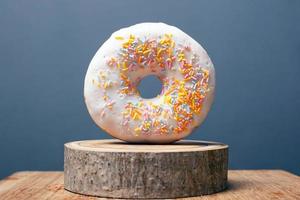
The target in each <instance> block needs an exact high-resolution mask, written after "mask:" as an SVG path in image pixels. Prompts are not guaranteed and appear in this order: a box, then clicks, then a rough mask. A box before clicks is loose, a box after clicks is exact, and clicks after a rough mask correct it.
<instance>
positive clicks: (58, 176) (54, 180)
mask: <svg viewBox="0 0 300 200" xmlns="http://www.w3.org/2000/svg"><path fill="white" fill-rule="evenodd" d="M0 199H1V200H2V199H3V200H4V199H5V200H6V199H9V200H10V199H12V200H14V199H18V200H19V199H20V200H22V199H33V200H35V199H36V200H37V199H39V200H43V199H55V200H60V199H62V200H66V199H70V200H81V199H82V200H83V199H89V200H97V199H98V200H100V199H105V198H95V197H87V196H82V195H78V194H74V193H71V192H68V191H66V190H64V187H63V173H62V172H18V173H15V174H12V175H11V176H9V177H7V178H5V179H3V180H1V181H0ZM184 199H185V200H188V199H190V200H227V199H228V200H229V199H230V200H234V199H239V200H243V199H254V200H255V199H287V200H289V199H291V200H292V199H293V200H295V199H300V177H299V176H296V175H293V174H291V173H288V172H286V171H282V170H230V171H229V187H228V189H227V190H226V191H224V192H220V193H217V194H213V195H207V196H202V197H193V198H184Z"/></svg>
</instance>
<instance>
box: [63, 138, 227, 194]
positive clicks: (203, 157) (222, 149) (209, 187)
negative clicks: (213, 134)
mask: <svg viewBox="0 0 300 200" xmlns="http://www.w3.org/2000/svg"><path fill="white" fill-rule="evenodd" d="M227 172H228V145H225V144H221V143H216V142H206V141H194V140H181V141H178V142H175V143H172V144H167V145H166V144H164V145H159V144H157V145H156V144H151V145H146V144H129V143H126V142H123V141H120V140H116V139H112V140H86V141H76V142H70V143H66V144H65V154H64V187H65V189H67V190H69V191H71V192H75V193H79V194H84V195H92V196H98V197H111V198H178V197H192V196H200V195H206V194H212V193H216V192H219V191H222V190H224V189H225V188H226V185H227Z"/></svg>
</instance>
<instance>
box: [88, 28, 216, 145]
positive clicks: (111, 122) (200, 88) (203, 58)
mask: <svg viewBox="0 0 300 200" xmlns="http://www.w3.org/2000/svg"><path fill="white" fill-rule="evenodd" d="M149 75H155V76H157V77H158V78H159V80H160V81H161V82H162V90H161V93H160V94H159V95H158V96H156V97H155V98H151V99H145V98H142V97H141V96H140V93H139V91H138V89H137V86H138V85H139V82H140V81H141V80H142V79H143V78H144V77H146V76H149ZM214 88H215V71H214V66H213V63H212V61H211V60H210V58H209V56H208V54H207V53H206V51H205V50H204V49H203V48H202V46H201V45H200V44H199V43H198V42H196V41H195V40H194V39H192V38H191V37H190V36H189V35H187V34H186V33H184V32H183V31H181V30H180V29H178V28H176V27H174V26H170V25H167V24H164V23H140V24H136V25H133V26H130V27H127V28H122V29H120V30H118V31H116V32H114V33H113V34H112V35H111V36H110V38H109V39H108V40H107V41H106V42H104V43H103V45H102V46H101V47H100V48H99V50H98V51H97V52H96V54H95V56H94V57H93V59H92V60H91V62H90V64H89V67H88V70H87V73H86V76H85V81H84V98H85V103H86V106H87V109H88V112H89V114H90V116H91V118H92V119H93V120H94V122H95V123H96V124H97V125H98V126H99V127H101V128H102V129H103V130H104V131H106V132H107V133H109V134H110V135H111V136H113V137H115V138H118V139H121V140H124V141H127V142H135V143H170V142H173V141H176V140H179V139H181V138H183V137H186V136H187V135H189V134H190V133H191V132H192V131H193V129H194V128H195V127H197V126H199V125H200V124H201V123H202V122H203V120H204V119H205V118H206V116H207V113H208V111H209V110H210V107H211V104H212V102H213V98H214Z"/></svg>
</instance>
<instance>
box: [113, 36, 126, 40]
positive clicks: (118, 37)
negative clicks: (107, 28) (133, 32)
mask: <svg viewBox="0 0 300 200" xmlns="http://www.w3.org/2000/svg"><path fill="white" fill-rule="evenodd" d="M115 39H116V40H124V38H123V37H122V36H116V37H115Z"/></svg>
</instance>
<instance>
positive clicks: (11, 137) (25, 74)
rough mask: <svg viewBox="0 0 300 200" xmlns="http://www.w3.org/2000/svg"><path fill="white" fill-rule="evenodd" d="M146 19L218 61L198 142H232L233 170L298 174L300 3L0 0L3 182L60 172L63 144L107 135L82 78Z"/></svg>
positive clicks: (0, 167) (196, 135)
mask: <svg viewBox="0 0 300 200" xmlns="http://www.w3.org/2000/svg"><path fill="white" fill-rule="evenodd" d="M151 2H152V3H151ZM144 21H152V22H158V21H162V22H165V23H168V24H171V25H175V26H178V27H179V28H181V29H182V30H184V31H185V32H186V33H188V34H189V35H191V36H192V37H193V38H195V39H196V40H198V41H199V42H200V43H201V44H202V45H203V46H204V47H205V49H206V50H207V51H208V53H209V55H210V56H211V58H212V60H213V62H214V64H215V68H216V72H217V77H216V78H217V92H216V98H215V102H214V105H213V107H212V110H211V112H210V113H209V116H208V118H207V120H206V121H205V123H204V124H203V125H202V126H201V127H200V128H199V129H197V130H196V131H195V132H194V133H193V134H192V135H191V136H190V138H191V139H201V140H216V141H220V142H224V143H227V144H229V145H230V168H232V169H238V168H239V169H261V168H263V169H265V168H272V169H274V168H275V169H279V168H280V169H285V170H289V171H291V172H294V173H296V174H300V156H299V153H300V151H299V144H300V142H299V140H300V134H299V132H300V131H299V130H300V112H299V111H300V87H299V80H300V78H299V76H300V1H297V0H289V1H284V0H281V1H279V0H263V1H262V0H255V1H240V0H236V1H229V0H226V1H221V0H220V1H215V0H209V1H197V0H194V1H140V0H134V1H133V0H127V1H121V0H120V1H111V0H110V1H108V0H105V1H85V0H82V1H77V0H72V1H71V0H70V1H61V0H60V1H56V0H51V1H33V0H26V1H14V0H7V1H6V0H2V1H1V2H0V92H1V93H0V177H4V176H6V175H8V174H10V173H12V172H14V171H18V170H62V169H63V144H64V143H65V142H68V141H73V140H82V139H100V138H109V136H108V135H107V134H106V133H104V132H103V131H101V130H100V129H99V128H97V127H96V125H95V124H94V123H93V122H92V120H91V119H90V117H89V115H88V113H87V110H86V107H85V105H84V102H83V97H82V94H83V79H84V76H85V72H86V70H87V66H88V64H89V62H90V60H91V58H92V56H93V55H94V53H95V52H96V50H97V49H98V48H99V46H100V45H101V44H102V43H103V42H104V41H105V40H106V39H107V38H108V37H109V36H110V34H111V33H112V32H113V31H115V30H117V29H119V28H121V27H125V26H129V25H132V24H135V23H138V22H144ZM149 80H151V79H148V82H147V81H146V82H147V83H145V84H144V86H145V87H146V89H147V90H149V91H151V90H153V89H154V88H155V86H157V84H149Z"/></svg>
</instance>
